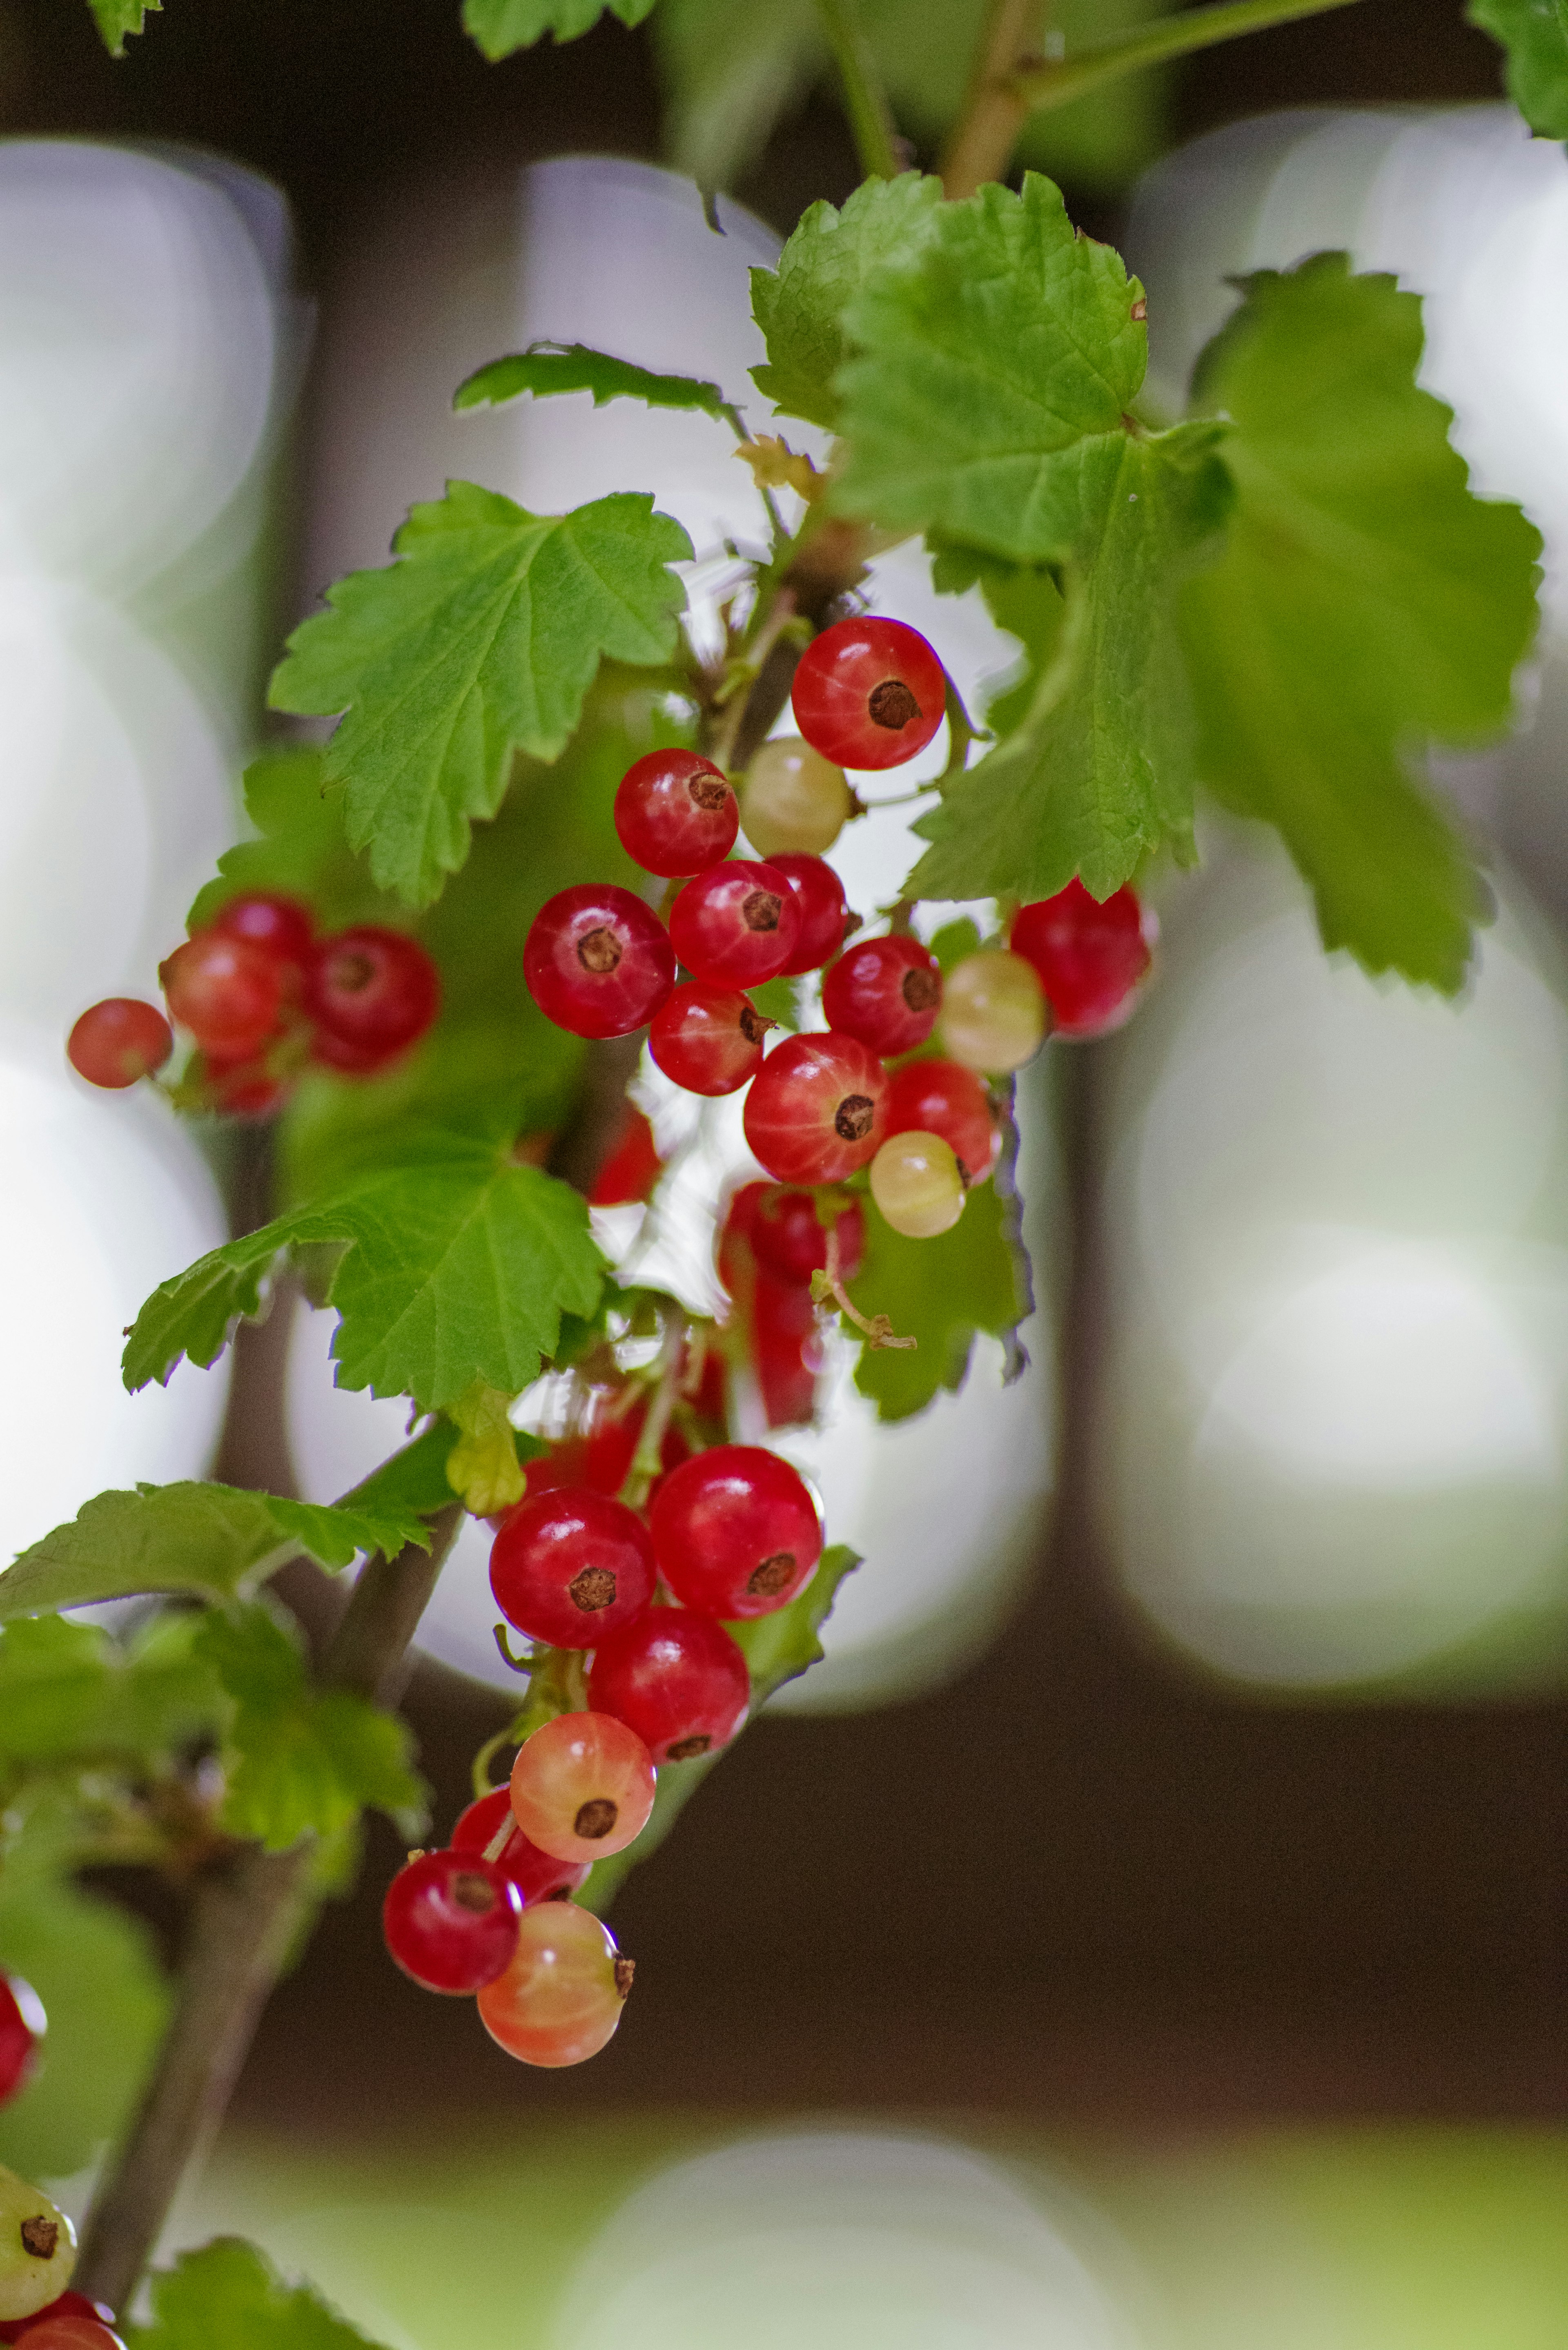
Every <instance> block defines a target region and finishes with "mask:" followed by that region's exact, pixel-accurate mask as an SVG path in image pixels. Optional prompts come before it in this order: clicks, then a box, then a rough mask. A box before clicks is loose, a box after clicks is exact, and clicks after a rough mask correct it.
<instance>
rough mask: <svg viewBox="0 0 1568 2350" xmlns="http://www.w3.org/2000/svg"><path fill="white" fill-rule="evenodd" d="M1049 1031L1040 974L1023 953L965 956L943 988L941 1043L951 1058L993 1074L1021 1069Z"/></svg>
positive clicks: (985, 950) (992, 950)
mask: <svg viewBox="0 0 1568 2350" xmlns="http://www.w3.org/2000/svg"><path fill="white" fill-rule="evenodd" d="M1044 1034H1045V998H1044V993H1043V991H1042V989H1041V985H1040V975H1039V973H1038V972H1036V970H1035V968H1034V966H1033V963H1031V962H1024V960H1023V956H1022V955H1015V954H1009V953H1007V952H1006V951H1005V950H1004V949H1002V948H997V947H986V948H982V949H981V951H980V953H979V954H971V955H965V957H964V959H963V961H962V962H961V963H958V964H955V966H954V967H953V969H952V970H951V971H950V972H949V973H948V977H947V983H946V985H945V987H944V988H943V991H942V1026H941V1041H942V1045H943V1047H944V1049H945V1050H946V1052H947V1054H948V1056H949V1058H950V1060H954V1061H957V1062H958V1063H959V1064H960V1065H961V1066H962V1067H964V1068H966V1069H980V1070H983V1071H984V1072H985V1073H986V1074H987V1075H988V1076H998V1075H1005V1073H1006V1072H1007V1071H1008V1070H1010V1069H1021V1068H1022V1067H1023V1064H1024V1062H1025V1061H1032V1060H1033V1057H1034V1055H1035V1054H1036V1053H1037V1052H1038V1051H1039V1049H1040V1045H1041V1041H1042V1039H1043V1038H1044Z"/></svg>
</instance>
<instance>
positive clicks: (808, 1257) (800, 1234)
mask: <svg viewBox="0 0 1568 2350" xmlns="http://www.w3.org/2000/svg"><path fill="white" fill-rule="evenodd" d="M756 1191H757V1194H758V1196H757V1199H756V1201H755V1202H754V1205H753V1210H752V1216H751V1226H750V1230H749V1232H748V1233H747V1238H748V1239H749V1240H750V1242H751V1244H752V1254H753V1256H754V1257H755V1258H756V1260H757V1263H758V1264H759V1265H761V1266H762V1267H763V1270H764V1271H765V1272H767V1273H771V1274H773V1276H774V1280H775V1281H784V1282H793V1283H794V1284H797V1285H799V1286H801V1287H809V1286H810V1284H811V1276H812V1274H814V1273H822V1272H825V1271H826V1266H827V1229H826V1225H825V1224H824V1223H823V1222H822V1220H821V1218H820V1217H819V1216H818V1214H817V1212H816V1201H815V1198H814V1197H813V1195H812V1193H811V1192H810V1191H794V1190H792V1189H790V1187H789V1186H788V1185H786V1184H784V1183H759V1184H758V1185H757V1186H756ZM834 1228H835V1230H836V1232H837V1235H838V1271H839V1274H840V1276H841V1277H842V1278H843V1279H844V1280H845V1281H853V1280H854V1278H855V1275H856V1274H857V1273H858V1272H859V1270H860V1260H861V1258H862V1256H863V1255H864V1254H865V1251H866V1219H865V1217H864V1216H863V1215H862V1213H861V1211H860V1203H859V1201H857V1200H851V1201H849V1202H848V1204H847V1205H846V1206H845V1207H844V1208H841V1209H840V1211H839V1212H838V1214H837V1216H836V1219H835V1225H834Z"/></svg>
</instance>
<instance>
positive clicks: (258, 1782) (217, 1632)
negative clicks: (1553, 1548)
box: [195, 1600, 425, 1852]
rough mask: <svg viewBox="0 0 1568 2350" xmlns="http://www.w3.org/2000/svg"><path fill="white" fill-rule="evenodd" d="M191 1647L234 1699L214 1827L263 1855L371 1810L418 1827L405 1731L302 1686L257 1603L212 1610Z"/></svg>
mask: <svg viewBox="0 0 1568 2350" xmlns="http://www.w3.org/2000/svg"><path fill="white" fill-rule="evenodd" d="M195 1648H196V1653H197V1655H198V1656H199V1657H200V1658H201V1659H202V1661H203V1662H204V1663H206V1664H208V1665H210V1666H211V1667H212V1669H213V1671H214V1672H215V1673H216V1674H217V1676H218V1678H219V1679H220V1680H221V1681H222V1683H223V1687H224V1689H225V1690H227V1691H228V1693H229V1695H230V1696H231V1697H232V1698H233V1699H234V1719H233V1721H232V1722H231V1723H230V1725H229V1728H228V1731H227V1733H226V1735H225V1738H224V1741H223V1769H224V1777H225V1781H226V1783H227V1793H226V1794H225V1797H224V1801H223V1825H224V1826H225V1827H226V1828H227V1829H228V1831H229V1833H230V1834H231V1835H237V1836H247V1837H254V1838H256V1839H257V1840H258V1841H259V1842H260V1843H262V1844H264V1845H265V1846H266V1848H267V1850H268V1851H269V1852H283V1851H286V1849H287V1848H288V1846H290V1845H293V1844H296V1843H297V1842H298V1840H299V1838H300V1837H301V1836H302V1835H308V1834H314V1835H319V1836H327V1837H330V1836H333V1835H340V1834H341V1833H342V1831H343V1830H344V1829H345V1828H346V1827H348V1825H350V1823H351V1822H352V1821H354V1820H356V1819H357V1818H358V1815H359V1813H360V1812H361V1811H362V1810H363V1809H364V1808H365V1807H366V1806H367V1805H368V1804H373V1805H375V1807H376V1808H377V1809H378V1810H379V1811H383V1812H386V1813H388V1814H389V1815H390V1816H391V1817H392V1818H393V1819H394V1820H395V1821H397V1822H398V1824H399V1825H400V1828H402V1830H403V1832H404V1833H405V1834H410V1835H411V1834H414V1833H417V1831H418V1826H419V1824H420V1821H421V1818H422V1816H423V1811H424V1800H425V1790H424V1787H423V1785H422V1783H421V1780H420V1778H419V1775H418V1773H416V1772H415V1770H414V1769H413V1765H412V1763H411V1760H410V1751H411V1744H410V1731H409V1730H408V1728H407V1726H406V1724H404V1723H403V1722H401V1721H399V1720H398V1719H397V1717H396V1716H395V1715H394V1714H390V1713H383V1712H382V1711H380V1709H379V1707H377V1706H374V1705H372V1704H371V1703H370V1702H369V1699H367V1698H362V1697H358V1696H355V1695H354V1694H353V1693H352V1692H351V1691H349V1690H317V1689H315V1688H313V1687H312V1685H311V1681H310V1678H309V1673H308V1670H307V1669H306V1659H305V1654H304V1650H303V1648H302V1646H301V1644H300V1641H299V1638H298V1636H297V1635H296V1634H295V1633H293V1632H292V1631H291V1630H289V1629H288V1628H286V1626H285V1625H284V1623H283V1621H282V1619H281V1618H280V1617H277V1616H276V1615H275V1614H274V1613H273V1611H272V1609H271V1608H270V1607H267V1606H266V1605H265V1602H264V1601H260V1600H256V1601H254V1602H253V1603H252V1604H251V1605H250V1606H249V1607H245V1608H244V1609H241V1610H238V1611H235V1612H234V1613H231V1614H227V1615H220V1614H216V1613H214V1614H213V1615H211V1616H209V1617H207V1618H206V1619H205V1621H204V1622H203V1623H202V1627H201V1628H200V1630H199V1631H198V1633H197V1634H196V1638H195Z"/></svg>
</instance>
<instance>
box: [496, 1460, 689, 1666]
mask: <svg viewBox="0 0 1568 2350" xmlns="http://www.w3.org/2000/svg"><path fill="white" fill-rule="evenodd" d="M653 1581H654V1575H653V1549H652V1545H651V1544H650V1543H649V1539H648V1529H647V1527H646V1526H645V1525H644V1524H643V1523H642V1520H641V1519H640V1518H639V1516H638V1514H637V1513H636V1511H635V1510H628V1508H627V1506H626V1504H625V1503H624V1502H612V1501H611V1500H610V1499H609V1497H608V1496H607V1494H604V1493H593V1492H570V1491H565V1492H561V1491H557V1492H553V1493H552V1492H544V1493H538V1494H530V1495H529V1496H528V1497H527V1499H526V1500H525V1501H523V1502H520V1503H518V1505H517V1507H516V1508H515V1509H514V1510H513V1511H512V1512H511V1513H510V1514H509V1515H508V1517H507V1519H506V1522H505V1523H504V1525H503V1527H502V1529H501V1532H500V1533H499V1534H497V1535H496V1537H495V1540H494V1542H493V1544H492V1545H491V1551H490V1588H491V1590H492V1591H493V1593H494V1595H495V1604H496V1606H497V1607H499V1608H500V1610H501V1612H502V1614H503V1615H504V1617H505V1618H506V1620H507V1622H508V1623H509V1624H514V1625H515V1626H516V1627H517V1629H518V1631H519V1632H524V1633H526V1635H527V1637H528V1638H529V1639H531V1640H547V1641H548V1642H549V1643H550V1644H551V1646H552V1647H554V1648H592V1647H593V1646H594V1644H595V1642H596V1641H597V1640H600V1639H602V1638H604V1636H605V1634H606V1633H607V1632H613V1631H615V1630H617V1629H618V1627H619V1626H621V1625H622V1624H629V1623H630V1621H631V1619H632V1617H634V1616H636V1615H639V1614H640V1612H641V1610H642V1609H643V1608H644V1607H647V1605H648V1603H649V1599H651V1597H652V1596H653Z"/></svg>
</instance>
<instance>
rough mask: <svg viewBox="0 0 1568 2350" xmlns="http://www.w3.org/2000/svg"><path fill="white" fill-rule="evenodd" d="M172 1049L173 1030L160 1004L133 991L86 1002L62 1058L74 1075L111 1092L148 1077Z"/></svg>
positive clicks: (167, 1056) (159, 1066)
mask: <svg viewBox="0 0 1568 2350" xmlns="http://www.w3.org/2000/svg"><path fill="white" fill-rule="evenodd" d="M173 1050H174V1032H173V1030H172V1029H171V1027H170V1025H169V1023H168V1021H167V1020H165V1018H164V1017H163V1014H161V1012H160V1011H159V1009H158V1006H157V1005H156V1004H155V1003H140V1002H139V1001H138V999H137V998H136V997H135V996H134V995H109V996H106V997H105V999H104V1001H103V1002H102V1003H93V1004H89V1005H88V1009H87V1010H86V1011H85V1012H84V1013H83V1014H82V1016H81V1018H80V1019H79V1020H78V1022H77V1024H76V1026H75V1027H74V1028H73V1029H72V1030H71V1033H70V1035H69V1036H68V1037H67V1040H66V1058H67V1061H69V1063H70V1065H71V1066H72V1068H73V1069H74V1070H75V1071H76V1073H77V1075H78V1077H85V1078H86V1079H87V1081H88V1085H89V1086H103V1087H107V1088H108V1089H109V1091H110V1092H111V1093H119V1091H120V1090H121V1089H122V1088H123V1087H126V1086H133V1085H135V1083H136V1081H137V1079H138V1078H139V1077H146V1076H151V1074H152V1072H153V1070H154V1069H161V1067H162V1066H163V1064H164V1062H165V1061H166V1060H167V1059H168V1058H169V1055H170V1054H171V1052H172V1051H173Z"/></svg>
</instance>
